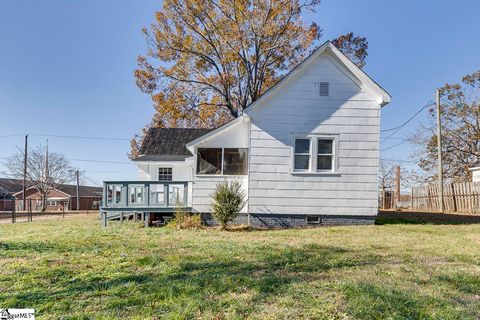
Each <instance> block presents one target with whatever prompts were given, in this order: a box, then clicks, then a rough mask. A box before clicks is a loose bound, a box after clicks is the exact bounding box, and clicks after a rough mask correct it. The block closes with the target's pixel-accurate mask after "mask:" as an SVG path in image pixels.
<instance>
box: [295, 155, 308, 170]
mask: <svg viewBox="0 0 480 320" xmlns="http://www.w3.org/2000/svg"><path fill="white" fill-rule="evenodd" d="M309 162H310V156H299V155H296V156H295V169H296V170H308V169H309V167H310V165H309Z"/></svg>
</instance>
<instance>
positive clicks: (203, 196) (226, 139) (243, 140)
mask: <svg viewBox="0 0 480 320" xmlns="http://www.w3.org/2000/svg"><path fill="white" fill-rule="evenodd" d="M248 131H249V123H248V122H243V121H240V122H238V123H237V124H235V125H234V126H232V127H230V128H228V129H226V130H224V131H221V132H219V133H218V134H216V135H213V136H212V137H211V138H209V139H207V140H205V141H204V142H201V143H200V144H198V145H197V146H195V147H196V148H248V147H249V139H248V137H249V132H248ZM195 160H196V158H195ZM195 163H196V162H195ZM194 168H195V169H196V167H195V166H194ZM222 181H229V182H231V181H238V182H240V183H241V184H242V189H243V190H244V192H245V193H247V192H248V176H222V175H196V174H194V175H193V209H194V210H195V211H197V212H210V211H211V210H210V205H211V195H212V194H213V192H214V191H215V188H216V186H217V184H218V183H219V182H222ZM247 210H248V205H246V206H245V207H244V208H243V210H242V212H247Z"/></svg>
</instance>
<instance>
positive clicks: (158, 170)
mask: <svg viewBox="0 0 480 320" xmlns="http://www.w3.org/2000/svg"><path fill="white" fill-rule="evenodd" d="M160 169H170V170H171V173H170V175H171V176H172V179H171V180H160ZM162 175H164V176H166V175H168V173H162ZM157 180H158V181H173V167H167V166H161V167H158V168H157Z"/></svg>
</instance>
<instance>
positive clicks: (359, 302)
mask: <svg viewBox="0 0 480 320" xmlns="http://www.w3.org/2000/svg"><path fill="white" fill-rule="evenodd" d="M344 295H345V297H346V298H347V312H348V313H349V314H350V315H351V316H352V317H353V318H354V319H368V320H370V319H385V318H388V319H474V318H475V315H473V314H469V313H468V311H466V310H459V309H457V308H455V305H454V304H453V303H451V302H450V301H447V300H443V299H441V298H435V297H430V296H424V295H420V294H418V293H417V292H415V291H407V290H398V289H395V288H392V287H389V286H388V285H382V286H380V285H373V284H370V283H356V284H350V285H347V286H345V287H344ZM432 311H433V313H432Z"/></svg>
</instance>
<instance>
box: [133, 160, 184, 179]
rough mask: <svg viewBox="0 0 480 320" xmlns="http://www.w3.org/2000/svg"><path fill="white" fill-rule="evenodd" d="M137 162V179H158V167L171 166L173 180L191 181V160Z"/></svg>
mask: <svg viewBox="0 0 480 320" xmlns="http://www.w3.org/2000/svg"><path fill="white" fill-rule="evenodd" d="M188 160H189V159H187V161H152V162H137V166H138V179H139V180H150V181H156V180H158V168H172V180H173V181H192V174H193V167H192V161H188Z"/></svg>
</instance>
